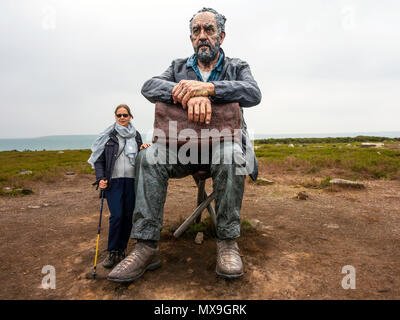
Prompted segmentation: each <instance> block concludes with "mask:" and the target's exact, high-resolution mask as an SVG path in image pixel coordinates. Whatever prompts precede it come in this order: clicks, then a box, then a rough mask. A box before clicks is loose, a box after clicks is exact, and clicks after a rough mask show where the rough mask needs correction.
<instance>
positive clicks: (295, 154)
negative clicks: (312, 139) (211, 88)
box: [255, 140, 400, 179]
mask: <svg viewBox="0 0 400 320" xmlns="http://www.w3.org/2000/svg"><path fill="white" fill-rule="evenodd" d="M359 145H360V143H353V144H352V145H348V144H346V143H318V144H301V145H295V146H294V147H289V146H288V145H286V144H269V143H268V144H262V143H260V142H259V141H258V140H256V141H255V146H256V150H255V152H256V155H257V157H258V158H259V161H260V162H265V163H268V164H269V165H273V166H276V167H278V168H283V169H284V170H286V171H288V172H296V171H297V172H300V173H302V174H317V173H320V172H321V170H323V169H339V171H341V176H343V177H347V178H352V179H368V178H373V179H380V178H385V179H394V178H396V177H398V176H399V174H398V173H399V167H400V145H399V144H398V143H396V144H395V145H394V146H395V147H396V148H388V147H384V148H360V147H359Z"/></svg>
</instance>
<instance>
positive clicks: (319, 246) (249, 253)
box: [0, 166, 400, 299]
mask: <svg viewBox="0 0 400 320" xmlns="http://www.w3.org/2000/svg"><path fill="white" fill-rule="evenodd" d="M260 171H261V177H266V178H268V179H272V180H274V181H276V183H275V184H274V185H266V186H261V185H254V184H249V183H246V190H245V197H244V200H243V206H242V218H243V219H246V220H249V221H250V220H252V219H258V220H259V221H260V224H259V226H258V227H257V228H250V229H249V230H247V231H243V233H242V237H241V238H240V239H239V246H240V248H241V252H242V254H243V261H244V263H245V275H244V276H243V277H242V278H241V279H236V280H233V281H232V280H231V281H228V280H225V279H220V278H218V277H216V275H215V253H216V249H215V239H212V238H209V239H205V242H204V243H203V244H202V245H196V244H195V243H194V241H193V237H189V236H185V237H183V238H181V239H178V240H176V239H174V238H173V236H172V232H171V230H173V226H175V225H176V223H177V221H178V220H179V218H180V217H184V216H187V215H188V214H189V213H190V212H191V211H192V210H193V209H194V206H195V202H196V200H195V196H196V188H195V184H194V182H193V180H192V179H191V177H187V178H185V179H180V180H170V186H169V189H168V197H167V202H166V205H165V214H164V230H163V232H162V239H161V241H160V248H161V254H162V260H163V266H162V268H160V269H158V270H155V271H149V272H147V273H146V274H145V275H144V276H143V277H142V278H140V279H138V280H137V281H135V282H133V283H132V284H124V285H121V284H116V283H112V282H109V281H107V280H106V279H105V278H106V276H107V273H108V272H109V271H108V270H105V269H103V268H102V267H101V264H100V265H99V266H98V278H97V279H96V280H87V279H86V278H85V273H86V272H88V271H91V268H92V264H93V259H94V249H95V245H96V233H97V223H98V214H99V213H98V212H99V204H100V200H99V198H98V193H97V192H95V191H93V189H92V187H91V182H92V181H93V177H92V176H88V175H81V176H66V177H65V180H64V181H62V182H58V183H54V184H47V185H46V184H40V185H38V186H35V188H34V189H35V190H36V192H35V194H33V195H31V196H25V197H18V198H4V197H2V198H0V261H1V263H0V271H1V272H0V283H1V286H0V299H389V298H390V299H399V298H400V289H399V288H400V278H399V274H400V181H398V180H397V181H368V182H366V185H367V188H366V189H365V190H342V191H339V192H328V191H326V190H314V189H307V193H308V194H309V195H310V198H309V199H308V200H305V201H303V200H298V199H296V198H295V196H296V194H297V193H298V192H299V191H302V190H306V189H304V188H303V187H299V186H298V184H299V183H301V181H303V180H304V179H305V177H304V176H296V175H290V176H289V175H282V174H278V173H276V174H275V175H271V174H267V170H266V168H265V167H263V166H261V170H260ZM210 189H211V186H210V185H208V186H207V190H210ZM29 206H40V208H29ZM108 215H109V214H108V209H107V207H106V206H105V212H104V216H103V227H102V234H101V237H100V247H101V249H102V250H101V253H100V257H99V261H100V262H101V261H102V259H103V258H104V257H105V254H106V253H105V251H104V249H105V248H106V241H107V232H108ZM204 215H205V214H203V216H204ZM131 246H132V243H131V244H130V247H131ZM45 265H52V266H54V267H55V270H56V289H55V290H52V289H49V290H44V289H43V288H42V285H41V284H42V278H43V277H44V276H45V275H44V274H42V273H41V271H42V267H43V266H45ZM345 265H352V266H354V268H355V270H356V289H354V290H351V289H350V290H344V289H343V288H342V286H341V283H342V279H343V277H344V276H345V274H342V273H341V271H342V267H343V266H345Z"/></svg>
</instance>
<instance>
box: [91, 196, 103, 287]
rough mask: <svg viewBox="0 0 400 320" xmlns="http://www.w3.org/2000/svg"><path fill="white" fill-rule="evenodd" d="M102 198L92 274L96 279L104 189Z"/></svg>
mask: <svg viewBox="0 0 400 320" xmlns="http://www.w3.org/2000/svg"><path fill="white" fill-rule="evenodd" d="M100 197H101V205H100V218H99V227H98V228H97V244H96V256H95V258H94V266H93V273H92V275H93V278H94V279H96V266H97V253H98V250H99V239H100V229H101V216H102V215H103V202H104V189H100Z"/></svg>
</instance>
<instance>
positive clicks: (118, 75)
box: [0, 0, 400, 138]
mask: <svg viewBox="0 0 400 320" xmlns="http://www.w3.org/2000/svg"><path fill="white" fill-rule="evenodd" d="M203 6H207V7H209V6H211V7H213V8H214V9H216V10H217V11H219V12H221V13H222V14H224V15H225V16H226V18H227V22H226V38H225V42H224V44H223V46H222V48H223V49H224V50H225V53H226V55H227V56H229V57H237V58H241V59H242V60H245V61H247V62H248V63H249V64H250V67H251V70H252V73H253V76H254V78H255V79H256V81H257V82H258V85H259V87H260V89H261V91H262V94H263V99H262V101H261V104H260V105H258V106H256V107H253V108H249V109H246V110H245V119H246V122H247V124H248V127H249V128H250V129H252V130H253V131H254V132H255V133H256V134H260V133H269V134H283V133H340V132H360V131H362V132H374V131H399V130H400V129H399V128H400V125H399V119H400V108H399V107H400V105H399V101H400V88H399V86H400V41H399V39H400V20H399V12H400V2H399V1H396V0H393V1H391V0H381V1H378V0H375V1H372V0H359V1H355V0H354V1H353V0H335V1H331V0H305V1H298V0H282V1H279V2H278V1H233V0H229V1H228V0H226V1H225V0H219V1H215V0H214V1H188V0H186V1H185V0H182V1H178V0H169V1H161V0H160V1H155V0H146V1H123V0H113V1H111V0H107V1H106V0H103V1H99V0H81V1H77V0H76V1H71V0H65V1H64V0H53V1H50V0H18V1H15V0H2V1H0V110H1V118H0V138H23V137H38V136H45V135H58V134H97V133H99V132H100V131H102V130H103V129H104V128H105V127H106V126H108V125H109V124H111V123H112V122H113V121H114V118H113V111H114V108H115V106H117V105H118V104H120V103H126V104H128V105H129V106H130V107H132V109H133V113H134V116H135V119H134V121H133V122H134V124H135V126H136V127H137V129H138V130H139V131H141V132H143V133H146V132H149V131H151V129H152V126H153V120H154V106H153V105H152V104H151V103H150V102H148V101H147V100H146V99H145V98H144V97H143V96H142V95H141V93H140V90H141V87H142V85H143V83H144V82H145V81H146V80H147V79H149V78H150V77H152V76H155V75H159V74H161V73H162V72H163V71H164V70H166V69H167V67H168V66H169V65H170V63H171V61H172V60H173V59H176V58H184V57H188V56H190V55H191V54H192V53H193V48H192V46H191V43H190V41H189V26H188V22H189V19H190V18H191V16H192V15H193V14H194V13H195V12H197V11H198V10H199V9H201V8H202V7H203Z"/></svg>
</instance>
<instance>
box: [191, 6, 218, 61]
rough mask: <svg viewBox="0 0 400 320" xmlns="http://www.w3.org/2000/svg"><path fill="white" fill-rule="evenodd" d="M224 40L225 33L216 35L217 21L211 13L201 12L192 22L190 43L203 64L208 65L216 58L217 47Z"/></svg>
mask: <svg viewBox="0 0 400 320" xmlns="http://www.w3.org/2000/svg"><path fill="white" fill-rule="evenodd" d="M224 38H225V33H224V32H221V34H218V27H217V21H216V20H215V15H214V14H213V13H211V12H201V13H199V14H197V15H196V16H195V17H194V18H193V20H192V32H191V35H190V40H191V41H192V45H193V49H194V52H195V53H196V55H197V58H198V59H199V60H200V61H201V62H202V63H204V64H209V63H210V62H212V61H214V60H215V59H216V58H217V57H218V52H219V47H220V45H221V44H222V42H223V40H224Z"/></svg>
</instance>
